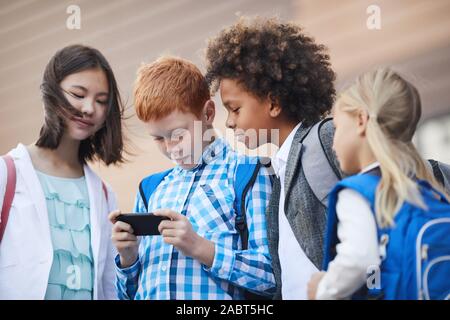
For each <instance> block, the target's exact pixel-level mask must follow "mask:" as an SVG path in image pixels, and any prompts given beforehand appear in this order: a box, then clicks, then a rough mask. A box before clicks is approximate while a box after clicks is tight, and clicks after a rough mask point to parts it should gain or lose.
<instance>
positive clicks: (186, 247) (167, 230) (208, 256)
mask: <svg viewBox="0 0 450 320" xmlns="http://www.w3.org/2000/svg"><path fill="white" fill-rule="evenodd" d="M154 214H155V215H156V216H164V217H168V218H169V219H170V220H164V221H162V222H161V223H160V224H159V226H158V230H159V232H160V233H161V235H162V236H163V240H164V242H165V243H167V244H171V245H173V246H174V247H175V248H177V249H178V250H179V251H181V253H183V254H184V255H185V256H188V257H192V258H194V259H196V260H198V261H200V262H201V263H203V264H205V265H206V266H208V267H211V266H212V264H213V261H214V253H215V249H214V243H213V242H211V241H209V240H206V239H205V238H202V237H200V236H199V235H198V234H197V233H196V232H195V231H194V230H193V229H192V224H191V223H190V222H189V219H188V218H186V217H185V216H184V215H182V214H180V213H178V212H175V211H172V210H169V209H163V210H157V211H155V212H154Z"/></svg>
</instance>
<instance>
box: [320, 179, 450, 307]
mask: <svg viewBox="0 0 450 320" xmlns="http://www.w3.org/2000/svg"><path fill="white" fill-rule="evenodd" d="M379 180H380V177H379V176H378V175H372V174H363V175H356V176H352V177H349V178H346V179H344V180H342V181H341V182H339V183H338V184H337V185H336V187H335V188H334V189H333V191H332V193H331V194H330V202H329V210H328V228H327V237H326V241H325V258H324V264H323V267H324V270H326V269H327V267H328V264H329V263H330V261H331V260H332V259H333V258H334V256H335V255H336V252H335V248H336V245H337V244H338V242H339V240H338V238H337V216H336V202H337V195H338V193H339V191H340V190H342V189H344V188H350V189H353V190H355V191H357V192H358V193H360V194H361V195H362V196H363V197H364V198H366V199H367V200H368V201H369V203H370V204H371V208H372V211H373V212H375V210H374V205H375V192H376V188H377V186H378V183H379ZM418 184H419V188H420V191H421V194H422V197H423V200H424V202H425V204H426V206H427V207H428V210H424V209H422V208H419V207H417V206H413V205H411V204H409V203H407V202H405V203H404V204H403V206H402V207H401V209H400V211H399V212H398V213H397V214H396V216H395V218H394V222H395V226H393V227H389V228H380V227H378V239H379V242H380V255H381V259H382V262H381V267H380V270H381V275H380V278H381V282H380V287H381V288H375V289H369V290H368V291H367V288H366V290H365V292H366V293H367V294H368V295H366V296H365V298H369V299H370V298H382V299H387V300H411V299H412V300H417V299H419V300H430V299H432V300H443V299H446V300H448V299H450V204H449V202H448V201H447V200H446V198H445V197H444V195H443V194H441V193H439V192H438V191H436V190H435V189H434V188H433V187H432V186H431V185H430V184H429V183H428V182H426V181H422V180H420V181H418ZM359 292H360V293H361V291H359Z"/></svg>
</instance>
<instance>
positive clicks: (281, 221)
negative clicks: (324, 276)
mask: <svg viewBox="0 0 450 320" xmlns="http://www.w3.org/2000/svg"><path fill="white" fill-rule="evenodd" d="M299 128H300V124H298V125H297V126H296V127H295V128H294V130H292V132H291V133H290V134H289V136H288V137H287V139H286V140H285V141H284V143H283V144H282V146H281V147H280V149H279V150H278V152H277V154H276V155H275V157H274V158H273V159H272V165H273V168H274V171H275V173H276V175H277V176H278V177H279V178H280V183H281V191H280V203H279V207H278V226H279V241H278V256H279V258H280V266H281V283H282V286H281V294H282V297H283V299H284V300H304V299H307V294H306V289H307V284H308V281H309V279H310V278H311V275H312V274H313V273H315V272H317V271H318V270H317V268H316V267H315V266H314V264H313V263H312V262H311V261H310V260H309V258H308V257H307V256H306V254H305V252H304V251H303V249H302V248H301V247H300V244H299V243H298V241H297V239H296V238H295V235H294V232H293V231H292V228H291V226H290V224H289V221H288V220H287V218H286V214H285V212H284V201H285V189H284V181H285V176H286V164H287V161H288V157H289V151H290V150H291V145H292V140H293V139H294V136H295V133H296V132H297V130H298V129H299Z"/></svg>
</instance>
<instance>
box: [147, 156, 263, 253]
mask: <svg viewBox="0 0 450 320" xmlns="http://www.w3.org/2000/svg"><path fill="white" fill-rule="evenodd" d="M261 165H262V164H261V162H260V161H259V160H258V161H255V163H253V162H252V163H243V164H239V165H238V167H237V169H236V177H235V179H234V191H235V194H236V197H235V201H234V208H235V211H236V230H237V231H238V232H239V235H240V236H241V240H242V249H243V250H245V249H247V248H248V228H247V218H246V215H245V197H246V195H247V192H248V190H249V189H250V188H251V187H252V185H253V184H254V183H255V180H256V178H257V176H258V172H259V169H260V168H261ZM172 170H173V168H172V169H169V170H166V171H163V172H159V173H155V174H152V175H150V176H148V177H146V178H144V179H143V180H142V181H141V183H140V184H139V193H140V195H141V198H142V201H143V202H144V205H145V208H146V209H147V211H148V201H149V200H150V197H151V196H152V194H153V192H154V191H155V190H156V188H157V187H158V186H159V184H160V183H161V181H163V180H164V178H165V177H166V176H167V175H168V174H169V173H170V172H172Z"/></svg>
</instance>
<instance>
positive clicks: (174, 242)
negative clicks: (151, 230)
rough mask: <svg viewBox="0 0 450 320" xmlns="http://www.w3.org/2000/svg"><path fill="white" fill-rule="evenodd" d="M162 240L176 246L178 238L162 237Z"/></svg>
mask: <svg viewBox="0 0 450 320" xmlns="http://www.w3.org/2000/svg"><path fill="white" fill-rule="evenodd" d="M163 241H164V242H165V243H167V244H171V245H173V246H175V247H176V246H177V245H178V243H179V242H178V238H177V237H163Z"/></svg>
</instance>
